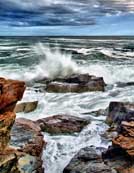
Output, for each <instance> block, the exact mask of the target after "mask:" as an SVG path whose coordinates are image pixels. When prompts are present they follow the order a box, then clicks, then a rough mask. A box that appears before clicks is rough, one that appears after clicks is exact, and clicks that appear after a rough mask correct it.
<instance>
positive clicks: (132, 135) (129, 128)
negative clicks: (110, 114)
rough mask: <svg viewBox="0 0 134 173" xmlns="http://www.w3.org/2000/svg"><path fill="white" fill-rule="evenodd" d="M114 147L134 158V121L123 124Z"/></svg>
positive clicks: (114, 141)
mask: <svg viewBox="0 0 134 173" xmlns="http://www.w3.org/2000/svg"><path fill="white" fill-rule="evenodd" d="M113 146H118V147H119V148H121V149H123V150H124V151H125V152H126V153H127V154H128V155H129V156H131V157H133V158H134V121H131V122H122V123H121V127H120V131H119V135H118V136H117V137H116V138H114V139H113Z"/></svg>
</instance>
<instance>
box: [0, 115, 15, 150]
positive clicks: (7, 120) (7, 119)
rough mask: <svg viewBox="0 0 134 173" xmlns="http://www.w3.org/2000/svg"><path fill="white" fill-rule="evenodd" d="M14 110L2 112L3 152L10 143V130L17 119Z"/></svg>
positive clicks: (0, 119) (0, 138) (0, 120)
mask: <svg viewBox="0 0 134 173" xmlns="http://www.w3.org/2000/svg"><path fill="white" fill-rule="evenodd" d="M15 117H16V115H15V113H14V112H6V113H4V114H0V153H1V152H3V151H4V150H5V149H6V147H7V146H8V144H9V140H10V131H11V128H12V126H13V123H14V121H15Z"/></svg>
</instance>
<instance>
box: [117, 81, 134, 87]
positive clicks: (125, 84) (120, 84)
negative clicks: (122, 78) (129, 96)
mask: <svg viewBox="0 0 134 173" xmlns="http://www.w3.org/2000/svg"><path fill="white" fill-rule="evenodd" d="M127 86H134V82H126V83H123V82H118V83H117V87H120V88H122V87H127Z"/></svg>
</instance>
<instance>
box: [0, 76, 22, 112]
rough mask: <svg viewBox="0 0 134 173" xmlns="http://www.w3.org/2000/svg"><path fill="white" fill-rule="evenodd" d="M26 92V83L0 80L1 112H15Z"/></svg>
mask: <svg viewBox="0 0 134 173" xmlns="http://www.w3.org/2000/svg"><path fill="white" fill-rule="evenodd" d="M24 90H25V83H24V82H22V81H16V80H8V79H4V78H0V112H1V113H2V112H7V111H13V110H14V108H15V105H16V103H17V101H19V100H21V98H22V96H23V93H24Z"/></svg>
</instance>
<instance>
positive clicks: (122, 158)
mask: <svg viewBox="0 0 134 173" xmlns="http://www.w3.org/2000/svg"><path fill="white" fill-rule="evenodd" d="M102 158H103V160H104V162H105V163H106V164H107V165H108V166H109V167H111V168H114V169H115V170H116V171H117V172H118V173H133V172H131V171H132V170H133V168H134V162H133V159H131V158H130V157H128V155H126V153H125V151H124V150H122V149H121V148H119V147H117V146H113V147H109V148H108V150H107V151H106V152H104V153H103V154H102Z"/></svg>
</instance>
